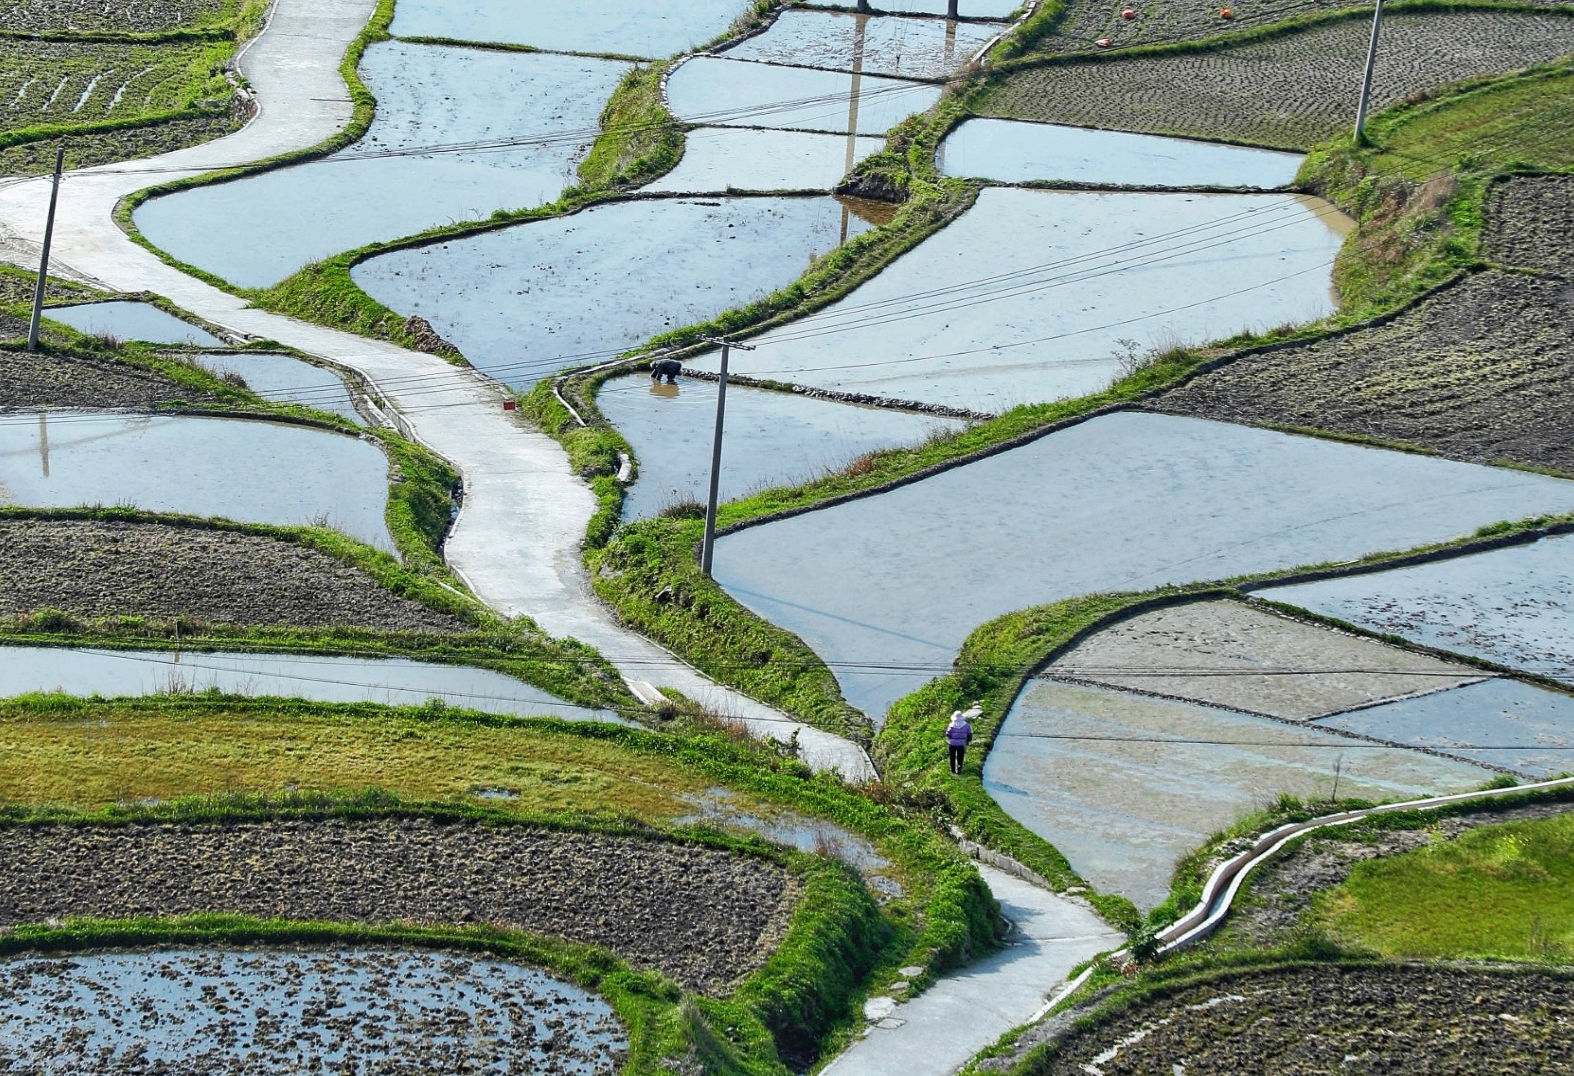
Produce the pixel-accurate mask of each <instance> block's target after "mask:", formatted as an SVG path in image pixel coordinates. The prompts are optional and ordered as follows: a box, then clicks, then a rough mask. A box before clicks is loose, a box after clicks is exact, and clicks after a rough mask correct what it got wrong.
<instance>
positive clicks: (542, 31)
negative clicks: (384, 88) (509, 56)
mask: <svg viewBox="0 0 1574 1076" xmlns="http://www.w3.org/2000/svg"><path fill="white" fill-rule="evenodd" d="M738 13H739V5H738V3H737V0H648V2H642V3H639V4H627V3H623V2H622V0H588V2H580V0H534V2H532V3H531V4H530V5H529V7H528V8H527V7H525V6H524V5H521V4H500V3H496V2H493V0H460V2H459V3H452V2H450V0H403V2H402V3H400V4H399V6H398V7H397V8H395V10H394V21H393V26H392V27H390V29H391V30H392V32H393V33H394V34H395V35H396V36H398V37H406V38H410V37H433V38H448V39H451V40H461V41H484V42H498V43H502V44H510V45H529V46H531V47H533V48H538V49H545V50H548V51H551V52H586V53H616V54H618V55H620V56H638V57H644V58H646V59H652V60H660V59H665V58H666V57H668V56H671V55H673V54H674V53H678V52H682V51H683V50H684V49H686V48H689V47H690V46H693V45H698V44H701V43H703V42H705V41H708V40H709V39H711V38H713V37H716V36H718V35H719V34H721V33H723V32H725V31H726V29H727V27H729V26H730V25H732V22H733V20H734V19H735V18H737V16H738Z"/></svg>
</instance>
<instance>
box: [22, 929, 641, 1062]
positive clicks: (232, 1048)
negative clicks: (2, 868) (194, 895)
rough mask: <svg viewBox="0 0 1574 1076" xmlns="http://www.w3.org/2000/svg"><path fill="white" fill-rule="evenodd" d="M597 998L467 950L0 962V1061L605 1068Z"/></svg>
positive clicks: (611, 1035) (606, 1044)
mask: <svg viewBox="0 0 1574 1076" xmlns="http://www.w3.org/2000/svg"><path fill="white" fill-rule="evenodd" d="M627 1049H628V1036H627V1032H626V1031H624V1029H623V1027H622V1026H621V1025H620V1024H619V1022H618V1020H617V1018H616V1017H615V1016H614V1015H613V1012H612V1009H611V1008H610V1007H609V1006H608V1005H607V1003H606V1002H605V1001H602V1000H601V999H600V998H598V997H596V996H594V995H592V994H590V993H588V992H586V991H585V990H582V989H580V988H579V987H577V986H574V985H572V984H570V983H566V982H563V981H561V980H559V979H555V978H552V977H551V976H548V975H546V974H544V973H542V972H539V971H536V970H534V969H531V968H527V967H520V966H517V965H513V964H508V963H505V962H503V961H500V960H495V959H490V958H488V957H486V956H477V955H475V954H463V955H461V954H459V953H443V952H427V951H400V950H396V949H386V948H384V949H348V950H347V949H320V950H313V949H235V950H217V951H214V950H203V949H158V950H151V951H138V952H123V953H115V952H109V953H73V954H71V955H69V956H61V957H47V956H34V957H22V958H13V959H10V960H7V961H4V962H0V1063H4V1064H6V1065H7V1067H8V1068H10V1070H11V1071H20V1072H32V1071H43V1070H42V1069H40V1068H38V1066H39V1064H40V1059H41V1058H44V1057H48V1058H49V1065H50V1066H51V1067H53V1066H56V1065H63V1066H68V1067H70V1068H72V1069H74V1070H76V1071H94V1072H105V1073H130V1072H150V1071H159V1070H162V1069H164V1068H165V1067H166V1066H176V1067H181V1068H189V1067H191V1066H200V1068H201V1071H203V1072H207V1073H242V1072H244V1073H289V1072H299V1071H301V1066H303V1065H313V1066H315V1065H333V1066H336V1067H338V1068H340V1069H342V1070H346V1071H367V1070H370V1069H372V1068H375V1071H377V1072H383V1073H390V1074H393V1073H399V1074H403V1073H410V1074H415V1073H429V1072H433V1071H442V1072H456V1071H464V1072H478V1073H479V1072H487V1073H502V1072H509V1071H518V1070H519V1069H520V1068H529V1069H532V1070H536V1069H544V1068H546V1067H548V1066H550V1067H551V1069H552V1070H553V1071H556V1072H562V1073H566V1074H572V1076H592V1074H594V1073H603V1072H610V1071H612V1069H613V1068H614V1067H615V1066H616V1065H617V1063H618V1062H619V1061H620V1060H621V1059H622V1057H623V1056H624V1055H625V1053H626V1052H627Z"/></svg>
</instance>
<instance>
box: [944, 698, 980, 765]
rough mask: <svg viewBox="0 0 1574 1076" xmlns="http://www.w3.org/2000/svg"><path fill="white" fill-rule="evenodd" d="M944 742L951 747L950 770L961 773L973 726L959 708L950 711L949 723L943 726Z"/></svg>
mask: <svg viewBox="0 0 1574 1076" xmlns="http://www.w3.org/2000/svg"><path fill="white" fill-rule="evenodd" d="M945 742H946V746H947V747H949V748H950V749H951V772H952V773H961V772H962V760H963V758H965V757H966V756H967V745H968V744H970V743H972V742H973V726H972V725H970V724H968V722H967V718H965V717H963V716H962V711H961V710H953V711H951V723H950V724H949V725H947V726H946V727H945Z"/></svg>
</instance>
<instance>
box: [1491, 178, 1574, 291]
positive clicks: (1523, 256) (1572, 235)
mask: <svg viewBox="0 0 1574 1076" xmlns="http://www.w3.org/2000/svg"><path fill="white" fill-rule="evenodd" d="M1482 253H1483V254H1484V255H1485V256H1486V257H1488V258H1490V259H1492V260H1493V261H1495V262H1497V263H1498V264H1500V265H1515V266H1519V267H1521V268H1525V269H1541V270H1543V271H1545V272H1548V273H1560V274H1562V275H1563V276H1569V275H1574V176H1516V177H1514V178H1513V179H1508V180H1504V181H1503V182H1502V183H1499V184H1497V185H1496V186H1495V187H1493V188H1492V197H1491V201H1490V202H1489V204H1488V209H1487V228H1486V235H1485V237H1484V240H1483V242H1482Z"/></svg>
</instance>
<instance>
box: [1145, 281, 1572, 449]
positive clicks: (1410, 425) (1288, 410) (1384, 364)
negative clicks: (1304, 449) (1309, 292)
mask: <svg viewBox="0 0 1574 1076" xmlns="http://www.w3.org/2000/svg"><path fill="white" fill-rule="evenodd" d="M1571 317H1574V285H1571V284H1570V283H1569V282H1567V281H1564V280H1559V279H1556V278H1552V277H1529V276H1516V275H1510V274H1507V273H1500V272H1495V271H1493V272H1484V273H1479V274H1476V275H1474V276H1471V277H1467V278H1466V279H1464V280H1463V281H1461V282H1460V283H1458V284H1456V285H1454V286H1452V287H1449V288H1446V289H1444V290H1442V291H1440V292H1438V293H1436V294H1434V295H1432V296H1430V297H1429V298H1427V299H1426V300H1425V301H1423V302H1421V303H1420V304H1418V305H1417V306H1415V307H1413V308H1411V309H1410V310H1409V311H1408V312H1406V313H1404V314H1402V315H1401V316H1399V317H1398V318H1396V319H1395V320H1393V321H1391V322H1388V323H1387V324H1385V325H1381V326H1378V327H1375V328H1371V329H1364V330H1360V331H1357V332H1353V333H1349V334H1346V335H1344V336H1338V337H1334V338H1332V339H1329V340H1324V341H1319V342H1317V343H1312V344H1306V345H1303V346H1301V347H1296V348H1289V349H1286V350H1283V351H1275V352H1270V353H1268V354H1262V355H1249V356H1247V357H1245V358H1242V359H1240V360H1238V361H1236V362H1233V363H1230V364H1229V365H1227V366H1224V367H1222V368H1220V369H1218V370H1216V371H1214V372H1213V373H1210V374H1206V375H1204V376H1202V377H1198V378H1196V379H1195V380H1193V381H1190V382H1188V383H1187V384H1185V385H1182V386H1181V387H1180V388H1178V389H1176V390H1175V391H1173V392H1171V393H1169V394H1167V395H1165V396H1163V397H1162V398H1161V399H1160V400H1159V401H1158V403H1157V404H1156V405H1155V406H1156V407H1157V408H1158V409H1160V410H1163V411H1169V412H1173V413H1175V414H1186V415H1197V416H1200V417H1205V418H1216V419H1225V420H1228V421H1231V422H1246V423H1283V424H1288V425H1292V426H1305V427H1311V428H1316V429H1323V430H1333V431H1336V432H1339V433H1349V434H1359V435H1364V436H1370V437H1380V438H1384V439H1386V440H1393V441H1402V442H1405V443H1408V444H1414V445H1419V446H1422V447H1424V448H1428V449H1431V450H1432V451H1434V452H1437V453H1439V454H1440V455H1443V456H1448V457H1450V458H1452V459H1458V460H1468V461H1471V462H1490V461H1494V460H1512V461H1514V462H1517V463H1526V464H1533V465H1537V466H1542V467H1555V468H1557V469H1558V470H1562V471H1574V338H1571V337H1570V335H1569V333H1568V329H1567V326H1568V323H1569V319H1570V318H1571Z"/></svg>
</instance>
